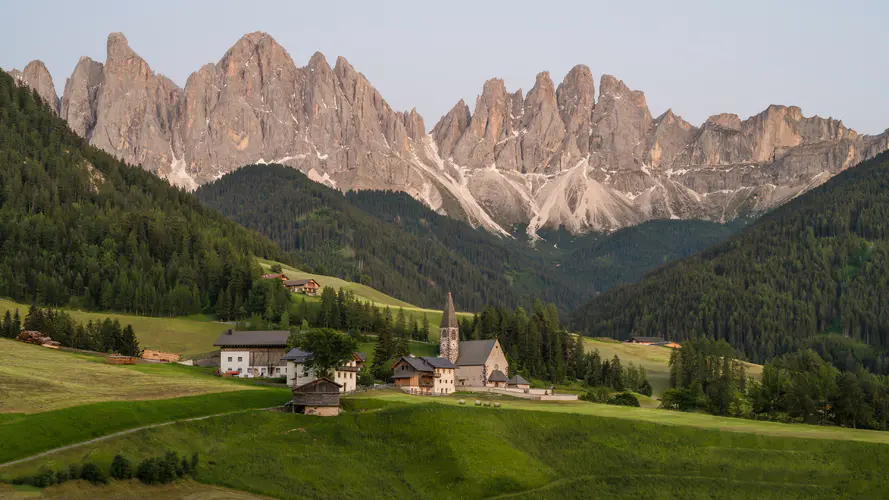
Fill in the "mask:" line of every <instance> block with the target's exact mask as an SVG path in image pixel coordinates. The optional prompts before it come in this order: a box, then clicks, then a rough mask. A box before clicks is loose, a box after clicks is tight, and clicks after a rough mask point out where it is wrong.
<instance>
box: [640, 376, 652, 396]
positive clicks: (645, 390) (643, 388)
mask: <svg viewBox="0 0 889 500" xmlns="http://www.w3.org/2000/svg"><path fill="white" fill-rule="evenodd" d="M639 394H642V395H643V396H648V397H651V384H649V383H648V379H645V381H644V382H642V385H640V386H639Z"/></svg>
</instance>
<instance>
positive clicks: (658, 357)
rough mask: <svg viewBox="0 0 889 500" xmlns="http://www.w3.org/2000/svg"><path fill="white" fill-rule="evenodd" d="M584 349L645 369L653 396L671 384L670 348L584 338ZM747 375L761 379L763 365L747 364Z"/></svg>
mask: <svg viewBox="0 0 889 500" xmlns="http://www.w3.org/2000/svg"><path fill="white" fill-rule="evenodd" d="M583 345H584V349H585V350H586V351H587V352H589V351H592V350H593V349H598V350H599V354H600V355H601V356H602V359H603V360H604V359H611V358H612V357H613V356H614V355H617V356H618V357H619V358H620V361H621V364H623V365H624V366H626V365H627V363H630V362H632V363H633V364H634V365H636V366H642V367H643V368H645V372H646V374H647V375H648V381H649V382H650V383H651V388H652V390H653V396H655V397H658V396H660V395H661V394H663V393H664V390H665V389H667V387H669V384H670V366H669V363H670V353H671V352H672V349H670V348H669V347H655V346H646V345H639V344H628V343H626V342H621V341H617V340H612V339H604V338H598V339H591V338H588V337H584V339H583ZM746 366H747V374H748V375H750V376H752V377H755V378H759V377H760V375H762V365H755V364H752V363H747V364H746Z"/></svg>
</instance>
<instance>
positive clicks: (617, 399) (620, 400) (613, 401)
mask: <svg viewBox="0 0 889 500" xmlns="http://www.w3.org/2000/svg"><path fill="white" fill-rule="evenodd" d="M606 403H608V404H610V405H618V406H639V399H637V398H636V396H634V395H633V393H631V392H622V393H620V394H615V395H614V396H611V397H610V398H608V401H606Z"/></svg>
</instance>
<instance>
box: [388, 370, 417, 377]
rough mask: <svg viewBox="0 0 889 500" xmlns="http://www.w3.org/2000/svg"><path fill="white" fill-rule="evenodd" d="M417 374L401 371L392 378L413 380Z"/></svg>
mask: <svg viewBox="0 0 889 500" xmlns="http://www.w3.org/2000/svg"><path fill="white" fill-rule="evenodd" d="M416 374H417V372H416V371H415V370H399V371H398V372H396V373H395V374H394V375H392V378H413V377H414V375H416Z"/></svg>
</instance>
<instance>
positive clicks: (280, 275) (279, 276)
mask: <svg viewBox="0 0 889 500" xmlns="http://www.w3.org/2000/svg"><path fill="white" fill-rule="evenodd" d="M262 279H264V280H281V281H282V282H283V281H287V280H288V279H290V278H288V277H287V275H286V274H284V273H272V274H263V275H262Z"/></svg>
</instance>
